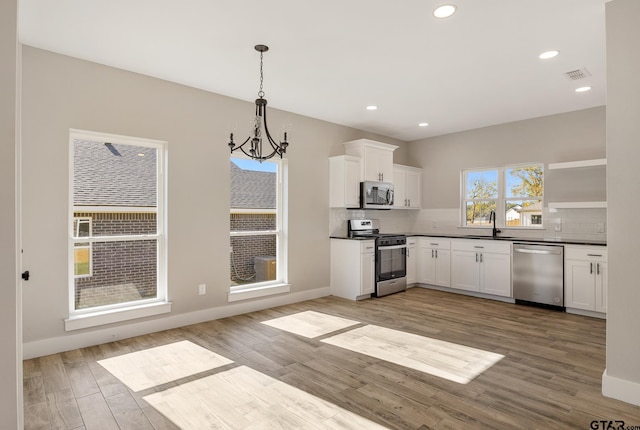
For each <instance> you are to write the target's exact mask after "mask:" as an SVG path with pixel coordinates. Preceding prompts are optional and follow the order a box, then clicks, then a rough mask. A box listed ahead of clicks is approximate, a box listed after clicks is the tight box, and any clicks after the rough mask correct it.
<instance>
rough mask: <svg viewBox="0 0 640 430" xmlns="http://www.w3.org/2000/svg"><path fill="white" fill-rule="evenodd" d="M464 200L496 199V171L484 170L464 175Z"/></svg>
mask: <svg viewBox="0 0 640 430" xmlns="http://www.w3.org/2000/svg"><path fill="white" fill-rule="evenodd" d="M465 196H466V197H465V198H466V199H483V200H484V199H496V198H498V171H497V170H485V171H479V172H467V173H466V174H465Z"/></svg>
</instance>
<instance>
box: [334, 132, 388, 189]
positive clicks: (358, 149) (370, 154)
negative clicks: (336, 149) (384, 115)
mask: <svg viewBox="0 0 640 430" xmlns="http://www.w3.org/2000/svg"><path fill="white" fill-rule="evenodd" d="M344 146H345V148H346V149H345V150H346V153H347V155H352V156H355V157H359V158H360V160H361V161H362V164H361V166H360V169H361V175H360V180H361V181H381V182H392V181H393V151H395V150H396V149H397V148H398V147H397V146H395V145H389V144H387V143H381V142H376V141H374V140H369V139H358V140H353V141H351V142H346V143H345V144H344Z"/></svg>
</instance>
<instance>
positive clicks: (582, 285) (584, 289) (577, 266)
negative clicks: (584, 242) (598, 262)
mask: <svg viewBox="0 0 640 430" xmlns="http://www.w3.org/2000/svg"><path fill="white" fill-rule="evenodd" d="M593 264H594V263H593V262H591V261H583V260H566V261H565V272H564V275H565V283H564V294H565V302H566V303H565V306H566V307H568V308H575V309H583V310H587V311H593V310H595V306H596V303H595V298H596V278H595V276H594V274H593Z"/></svg>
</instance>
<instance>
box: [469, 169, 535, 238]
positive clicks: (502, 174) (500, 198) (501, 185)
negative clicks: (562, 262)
mask: <svg viewBox="0 0 640 430" xmlns="http://www.w3.org/2000/svg"><path fill="white" fill-rule="evenodd" d="M525 167H539V168H540V169H542V183H543V188H542V196H530V197H517V196H516V197H514V196H507V193H508V190H507V176H506V175H507V171H508V170H512V169H519V168H525ZM488 171H495V172H497V178H498V183H497V184H496V185H497V187H496V188H497V197H496V198H495V204H496V211H495V214H496V227H499V228H502V229H526V230H536V229H543V228H544V218H545V217H544V216H543V215H544V214H542V215H540V216H541V217H542V219H541V223H540V224H531V225H518V226H507V220H506V212H507V210H506V203H507V201H514V200H523V201H526V200H540V202H541V210H544V176H545V168H544V163H538V162H536V163H518V164H509V165H505V166H500V167H480V168H472V169H463V170H461V171H460V224H459V225H460V227H462V228H483V229H489V228H492V225H491V223H488V224H486V225H471V224H467V202H470V201H493V200H487V199H468V198H467V188H466V185H467V183H466V179H467V176H468V174H470V173H476V172H488ZM498 208H500V210H498Z"/></svg>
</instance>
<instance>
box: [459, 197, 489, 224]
mask: <svg viewBox="0 0 640 430" xmlns="http://www.w3.org/2000/svg"><path fill="white" fill-rule="evenodd" d="M466 208H467V211H466V214H467V216H466V225H473V226H484V225H491V223H490V222H489V214H490V213H491V211H492V210H493V211H495V209H496V202H495V200H485V201H471V202H469V201H468V202H466Z"/></svg>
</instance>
